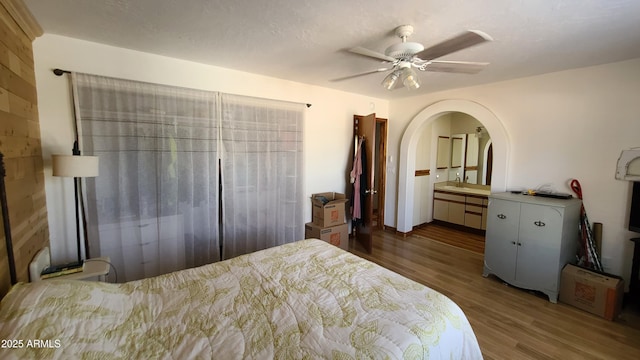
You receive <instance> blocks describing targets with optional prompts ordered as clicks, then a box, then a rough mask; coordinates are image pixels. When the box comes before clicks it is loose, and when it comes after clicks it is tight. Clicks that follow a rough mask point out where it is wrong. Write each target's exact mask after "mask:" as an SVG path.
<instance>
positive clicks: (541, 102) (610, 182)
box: [386, 59, 640, 283]
mask: <svg viewBox="0 0 640 360" xmlns="http://www.w3.org/2000/svg"><path fill="white" fill-rule="evenodd" d="M451 76H456V75H451ZM639 94H640V59H636V60H631V61H625V62H619V63H613V64H607V65H601V66H594V67H589V68H582V69H574V70H570V71H563V72H558V73H553V74H546V75H542V76H535V77H529V78H523V79H517V80H512V81H506V82H500V83H494V84H489V85H484V86H477V87H470V88H464V89H456V90H452V91H446V92H439V93H434V94H429V95H426V96H419V97H412V98H408V99H403V100H395V101H393V102H392V103H391V105H390V106H391V109H390V112H391V113H390V117H391V118H392V119H393V126H391V127H390V131H389V147H388V153H389V155H390V156H393V157H394V158H398V159H400V158H399V156H401V155H400V154H399V151H400V140H401V138H402V135H403V133H404V131H405V129H406V128H407V127H408V126H409V124H410V121H411V119H413V118H414V117H415V116H416V115H417V114H418V113H420V111H421V110H423V109H424V108H426V107H427V106H429V105H431V104H434V103H436V102H438V101H441V100H445V99H464V100H468V101H472V102H476V103H478V104H481V105H482V106H484V107H486V108H488V109H489V110H490V111H491V112H493V113H494V114H495V115H496V116H497V118H498V119H499V120H500V121H501V122H502V123H503V125H504V127H505V130H506V132H507V134H508V139H509V142H510V146H511V150H510V154H509V157H508V159H507V162H508V166H507V168H508V173H507V174H506V179H507V184H506V185H507V188H520V187H525V188H536V187H539V186H542V185H546V184H549V185H550V186H552V187H553V188H554V189H555V190H556V191H560V192H571V190H570V188H569V185H568V184H569V181H570V180H571V179H574V178H575V179H578V180H579V181H580V182H581V184H582V188H583V192H584V197H585V199H584V205H585V207H586V210H587V213H588V216H589V219H590V221H591V223H593V222H601V223H603V228H604V229H603V245H602V247H603V261H604V262H605V270H607V271H610V272H612V273H615V274H620V275H623V276H624V277H625V278H626V279H628V278H629V277H628V276H629V273H630V268H631V256H632V246H631V242H630V241H629V239H630V238H631V237H633V236H634V233H631V232H629V231H627V230H626V227H627V225H628V224H627V222H628V200H629V197H630V189H631V188H630V183H629V182H624V181H618V180H615V178H614V175H615V168H616V161H617V159H618V157H619V155H620V152H621V150H622V149H626V148H630V147H634V146H640V101H639V99H640V98H639ZM451 110H452V111H455V110H456V109H451ZM397 185H398V184H397V183H393V182H392V183H389V184H388V187H387V193H388V194H396V193H397ZM395 202H396V199H395V198H393V199H389V203H395ZM394 210H395V209H387V213H386V214H387V216H388V219H394V218H395V214H396V213H395V212H394ZM391 226H393V224H391ZM635 235H636V236H637V234H635ZM627 283H628V281H627Z"/></svg>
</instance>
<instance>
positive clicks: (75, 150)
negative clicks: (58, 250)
mask: <svg viewBox="0 0 640 360" xmlns="http://www.w3.org/2000/svg"><path fill="white" fill-rule="evenodd" d="M71 153H72V154H73V156H80V148H79V146H78V140H76V141H74V142H73V149H71ZM79 180H80V178H78V177H74V178H73V193H74V195H75V200H76V201H75V205H76V247H77V248H78V263H79V264H81V263H82V251H81V250H80V209H78V181H79Z"/></svg>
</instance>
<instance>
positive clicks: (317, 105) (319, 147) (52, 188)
mask: <svg viewBox="0 0 640 360" xmlns="http://www.w3.org/2000/svg"><path fill="white" fill-rule="evenodd" d="M33 49H34V57H35V70H36V81H37V90H38V110H39V115H40V131H41V134H42V153H43V158H44V163H45V189H46V193H47V208H48V212H49V231H50V234H51V252H52V258H53V260H54V261H65V260H73V259H74V254H75V238H76V236H75V220H74V219H75V215H74V207H73V186H72V181H71V180H70V179H64V178H53V177H52V176H51V154H57V153H62V154H71V147H72V143H73V130H72V114H71V106H70V104H71V98H70V96H69V86H68V80H67V79H68V77H67V76H62V77H57V76H55V75H54V74H53V73H52V71H51V70H52V69H54V68H62V69H65V70H71V71H78V72H85V73H91V74H97V75H104V76H111V77H118V78H124V79H130V80H139V81H147V82H153V83H160V84H168V85H175V86H183V87H187V88H195V89H204V90H212V91H221V92H225V93H232V94H240V95H248V96H256V97H263V98H270V99H278V100H285V101H293V102H301V103H311V104H313V106H312V107H311V108H309V109H307V110H306V120H305V121H306V123H305V176H306V179H305V193H306V194H308V195H310V194H312V193H316V192H325V191H337V192H344V191H345V190H346V174H347V163H348V159H349V156H350V154H349V150H350V149H349V147H350V145H351V141H352V134H353V121H352V119H353V115H354V114H359V115H366V114H370V113H372V112H375V113H376V115H377V116H378V117H382V118H388V117H389V104H388V101H386V100H381V99H376V98H371V97H366V96H360V95H355V94H350V93H345V92H340V91H335V90H330V89H327V88H321V87H316V86H309V85H305V84H300V83H296V82H292V81H285V80H280V79H275V78H270V77H265V76H259V75H255V74H250V73H245V72H239V71H233V70H228V69H223V68H219V67H215V66H209V65H204V64H199V63H194V62H189V61H184V60H178V59H174V58H168V57H164V56H158V55H152V54H148V53H142V52H138V51H133V50H128V49H122V48H115V47H111V46H106V45H102V44H97V43H92V42H87V41H81V40H77V39H72V38H68V37H63V36H57V35H49V34H47V35H44V36H42V37H40V38H38V39H36V40H35V42H34V44H33ZM390 127H391V128H392V127H393V125H392V126H390ZM390 195H393V194H390ZM390 195H388V196H390ZM387 201H388V200H387ZM394 201H395V200H394ZM305 219H307V221H310V219H311V205H310V204H309V206H308V207H307V208H306V209H305Z"/></svg>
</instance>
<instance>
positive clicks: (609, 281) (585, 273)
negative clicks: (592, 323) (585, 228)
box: [560, 264, 624, 320]
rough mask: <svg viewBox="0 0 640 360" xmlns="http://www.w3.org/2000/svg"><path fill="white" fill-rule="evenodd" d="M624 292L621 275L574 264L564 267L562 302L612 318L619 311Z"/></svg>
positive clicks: (561, 286)
mask: <svg viewBox="0 0 640 360" xmlns="http://www.w3.org/2000/svg"><path fill="white" fill-rule="evenodd" d="M623 295H624V281H623V280H622V278H620V277H618V276H615V275H609V274H602V273H597V272H595V271H591V270H588V269H584V268H581V267H578V266H575V265H571V264H567V265H566V266H565V267H564V269H563V270H562V277H561V281H560V301H562V302H563V303H567V304H570V305H573V306H575V307H577V308H579V309H582V310H586V311H588V312H590V313H593V314H596V315H599V316H601V317H603V318H605V319H607V320H613V319H615V318H616V317H617V316H618V314H620V309H621V308H622V297H623Z"/></svg>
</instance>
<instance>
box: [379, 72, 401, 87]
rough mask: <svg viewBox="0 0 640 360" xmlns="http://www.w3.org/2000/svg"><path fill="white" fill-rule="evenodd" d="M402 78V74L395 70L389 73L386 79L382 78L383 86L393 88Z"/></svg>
mask: <svg viewBox="0 0 640 360" xmlns="http://www.w3.org/2000/svg"><path fill="white" fill-rule="evenodd" d="M399 78H400V74H399V73H398V71H393V72H391V73H390V74H389V75H387V76H386V77H385V78H384V80H382V87H384V88H385V89H387V90H393V88H394V87H395V86H396V83H397V82H398V79H399Z"/></svg>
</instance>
